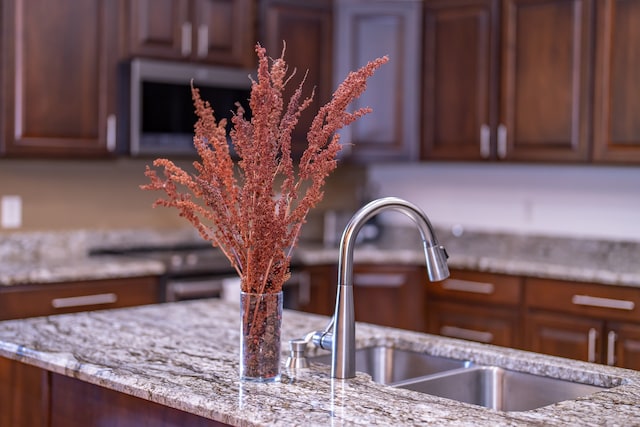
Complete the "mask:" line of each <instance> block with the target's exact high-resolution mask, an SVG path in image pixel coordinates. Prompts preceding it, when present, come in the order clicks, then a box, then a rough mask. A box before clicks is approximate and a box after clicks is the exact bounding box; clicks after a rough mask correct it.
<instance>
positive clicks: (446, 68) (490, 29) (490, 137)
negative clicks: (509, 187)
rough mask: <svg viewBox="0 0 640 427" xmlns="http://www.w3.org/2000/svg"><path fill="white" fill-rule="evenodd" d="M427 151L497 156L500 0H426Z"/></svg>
mask: <svg viewBox="0 0 640 427" xmlns="http://www.w3.org/2000/svg"><path fill="white" fill-rule="evenodd" d="M424 8H425V11H424V13H425V20H424V56H423V85H424V86H423V88H422V91H423V124H422V131H423V139H422V153H421V155H422V157H423V158H426V159H439V160H481V159H487V158H495V156H496V148H495V139H496V128H497V125H498V116H497V114H498V111H497V107H498V104H497V103H498V97H497V94H498V72H499V69H498V64H499V62H498V54H499V45H498V40H499V38H498V36H499V22H500V17H499V0H466V1H451V0H439V1H426V2H425V6H424Z"/></svg>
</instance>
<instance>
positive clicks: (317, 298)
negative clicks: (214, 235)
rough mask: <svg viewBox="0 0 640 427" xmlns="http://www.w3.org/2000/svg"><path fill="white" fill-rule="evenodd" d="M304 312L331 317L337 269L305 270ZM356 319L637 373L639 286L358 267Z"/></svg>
mask: <svg viewBox="0 0 640 427" xmlns="http://www.w3.org/2000/svg"><path fill="white" fill-rule="evenodd" d="M307 272H308V273H309V277H310V286H309V293H310V296H311V298H310V302H309V303H308V305H306V306H303V307H301V308H300V309H301V310H303V311H308V312H312V313H318V314H325V315H331V314H333V309H334V305H335V295H336V286H337V285H336V282H337V270H336V267H335V266H333V265H331V266H315V267H311V268H309V269H307ZM353 277H354V279H353V285H354V300H355V301H354V302H355V317H356V321H359V322H367V323H374V324H377V325H383V326H391V327H397V328H402V329H409V330H415V331H421V332H428V333H432V334H437V335H443V336H448V337H452V338H460V339H465V340H470V341H478V342H482V343H486V344H494V345H499V346H504V347H512V348H518V349H523V350H530V351H534V352H538V353H544V354H550V355H554V356H561V357H567V358H570V359H577V360H585V361H589V362H595V363H603V364H609V365H615V366H618V367H623V368H630V369H636V370H640V288H635V287H625V286H612V285H603V284H597V283H582V282H571V281H564V280H552V279H539V278H531V277H521V276H512V275H506V274H495V273H485V272H477V271H469V270H455V269H452V270H451V276H450V277H449V278H448V279H446V280H443V281H441V282H429V281H428V280H427V276H426V271H425V270H424V267H422V266H419V265H398V264H356V265H355V266H354V276H353Z"/></svg>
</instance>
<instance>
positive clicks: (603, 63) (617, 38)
mask: <svg viewBox="0 0 640 427" xmlns="http://www.w3.org/2000/svg"><path fill="white" fill-rule="evenodd" d="M596 6H597V20H596V31H597V33H596V34H597V37H596V42H595V46H596V61H595V64H596V66H595V95H594V106H595V110H594V133H593V142H594V145H593V157H594V159H595V160H597V161H599V162H635V163H638V162H640V120H639V114H640V79H639V78H638V70H640V1H638V0H624V1H622V0H602V1H598V2H597V3H596Z"/></svg>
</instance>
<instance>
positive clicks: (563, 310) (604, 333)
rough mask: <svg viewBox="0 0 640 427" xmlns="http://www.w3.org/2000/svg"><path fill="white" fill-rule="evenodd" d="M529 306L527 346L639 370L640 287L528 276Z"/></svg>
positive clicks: (541, 351)
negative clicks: (639, 320) (531, 277)
mask: <svg viewBox="0 0 640 427" xmlns="http://www.w3.org/2000/svg"><path fill="white" fill-rule="evenodd" d="M525 304H526V306H527V310H528V312H527V316H526V319H527V320H526V326H525V334H526V339H527V344H528V349H529V350H532V351H536V352H540V353H547V354H553V355H556V356H563V357H569V358H573V359H581V360H586V361H589V362H596V363H606V364H609V365H616V366H620V367H624V368H632V369H639V368H640V358H639V356H640V323H638V319H640V289H637V288H627V287H617V286H607V285H597V284H589V283H579V282H562V281H556V280H545V279H527V284H526V296H525Z"/></svg>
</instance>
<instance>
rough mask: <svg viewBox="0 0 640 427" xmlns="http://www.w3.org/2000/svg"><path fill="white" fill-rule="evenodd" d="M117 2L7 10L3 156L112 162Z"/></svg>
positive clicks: (38, 3)
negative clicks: (105, 157)
mask: <svg viewBox="0 0 640 427" xmlns="http://www.w3.org/2000/svg"><path fill="white" fill-rule="evenodd" d="M117 8H118V2H115V1H110V0H86V1H80V2H79V1H76V0H7V1H4V2H3V3H2V50H1V53H0V54H1V55H2V63H3V72H4V78H3V82H2V89H1V92H2V94H3V99H2V103H0V109H1V114H2V116H3V119H4V128H5V129H4V135H3V138H2V141H3V142H4V146H1V144H2V142H0V151H3V152H4V153H6V154H7V155H12V156H13V155H15V156H20V155H22V156H27V155H29V156H55V155H59V156H67V157H69V156H87V155H106V154H107V153H108V151H109V150H113V149H115V142H116V141H115V131H116V128H115V126H116V116H115V94H116V86H115V85H116V63H117V53H118V51H117V47H118V46H117V44H118V25H117V23H118V20H117V15H118V10H117Z"/></svg>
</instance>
